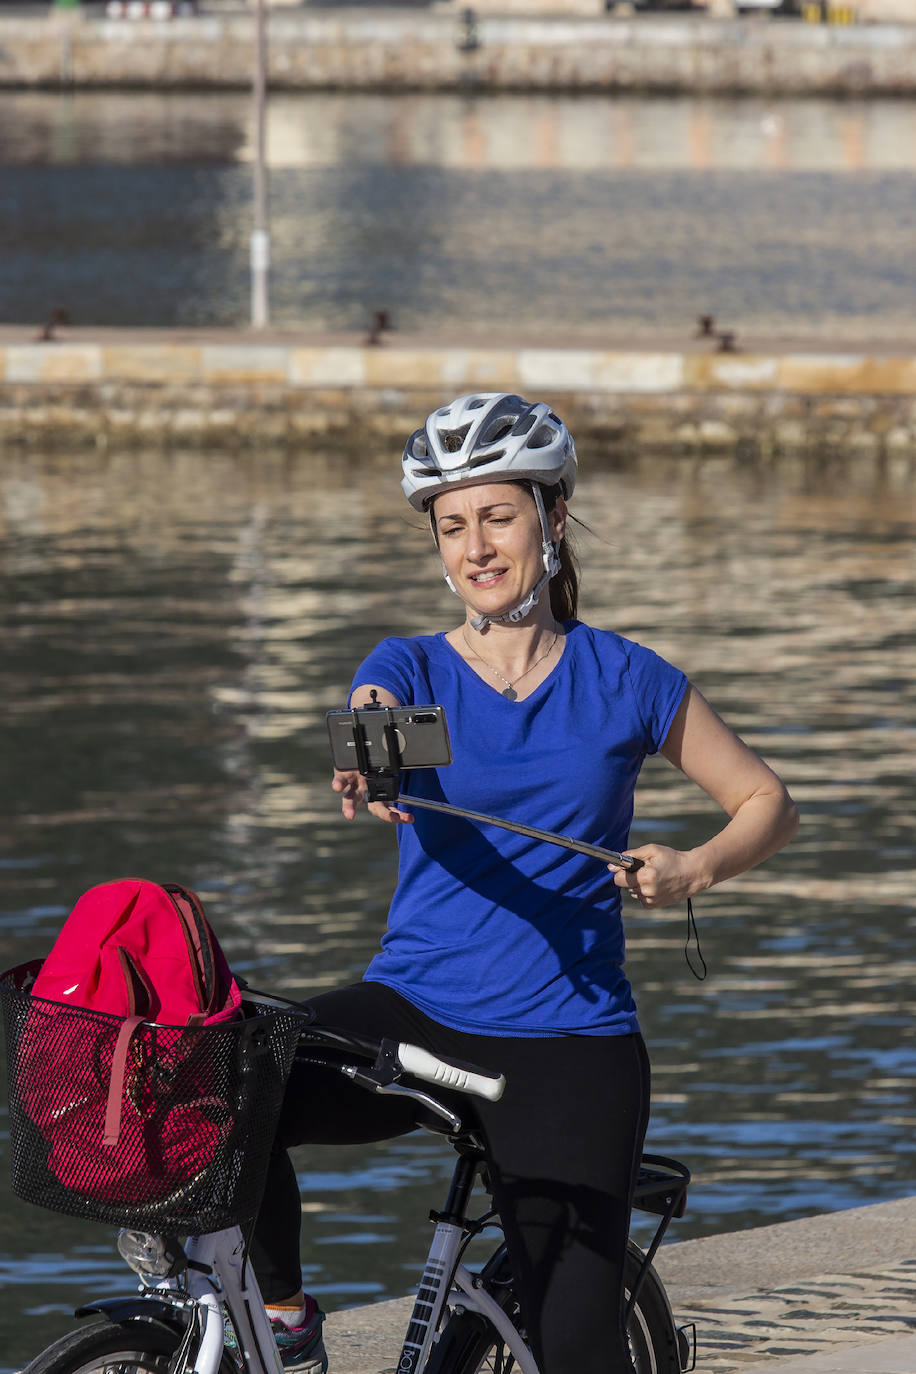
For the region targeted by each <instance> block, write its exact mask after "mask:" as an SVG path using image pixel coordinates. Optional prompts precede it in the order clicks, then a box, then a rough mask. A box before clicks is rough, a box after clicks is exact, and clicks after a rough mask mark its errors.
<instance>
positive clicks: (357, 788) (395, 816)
mask: <svg viewBox="0 0 916 1374" xmlns="http://www.w3.org/2000/svg"><path fill="white" fill-rule="evenodd" d="M350 700H351V702H352V704H353V705H354V706H368V705H369V703H370V702H375V703H376V705H378V706H400V705H401V703H400V702H399V701H398V699H397V697H395V696H392V694H391V693H390V692H389V691H388V690H387V689H386V688H385V687H378V686H373V685H372V683H363V684H361V685H360V686H359V687H355V688H354V689H353V691H352V692H351V694H350ZM331 786H332V787H333V789H334V791H335V792H340V793H341V795H342V800H341V803H340V812H341V815H342V816H343V818H344V820H345V821H352V820H353V819H354V817H355V816H356V813H357V811H358V810H359V806H360V803H361V802H365V801H366V795H367V787H366V779H365V778H364V777H363V776H362V774H361V773H358V772H357V771H356V769H355V768H353V769H340V768H335V769H334V776H333V778H332V779H331ZM366 805H367V806H368V808H369V810H370V811H371V812H372V814H373V816H378V818H379V820H380V821H388V822H389V824H391V825H398V824H400V823H402V822H403V823H405V824H407V825H413V815H412V814H411V812H409V811H399V810H398V808H397V807H396V806H392V805H391V803H390V802H380V801H377V802H366Z"/></svg>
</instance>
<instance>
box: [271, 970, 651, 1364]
mask: <svg viewBox="0 0 916 1374" xmlns="http://www.w3.org/2000/svg"><path fill="white" fill-rule="evenodd" d="M311 1005H313V1006H314V1007H315V1009H316V1011H317V1012H318V1014H319V1017H320V1020H321V1021H322V1022H324V1023H325V1024H326V1025H328V1026H338V1027H340V1028H342V1029H346V1030H350V1031H356V1032H361V1033H362V1034H364V1035H368V1036H373V1037H376V1038H379V1039H380V1038H381V1037H382V1036H387V1037H389V1038H391V1039H395V1040H408V1041H411V1042H413V1043H414V1044H417V1045H421V1046H423V1047H424V1048H426V1049H429V1050H431V1051H433V1052H434V1053H438V1054H440V1055H443V1056H444V1057H452V1058H457V1059H463V1060H467V1061H470V1062H471V1063H476V1064H479V1065H481V1066H482V1067H484V1068H492V1069H495V1070H498V1071H500V1072H502V1073H504V1074H505V1075H506V1080H507V1086H506V1091H505V1093H504V1095H503V1097H502V1100H501V1101H500V1102H498V1103H489V1102H484V1101H482V1099H480V1098H471V1097H466V1096H462V1097H461V1098H460V1102H459V1103H458V1104H457V1105H458V1108H459V1111H460V1113H461V1114H462V1115H463V1117H464V1119H465V1120H466V1121H469V1120H471V1119H473V1120H474V1121H475V1123H476V1124H477V1125H478V1126H479V1128H480V1130H481V1131H482V1134H483V1136H484V1139H485V1141H486V1146H487V1152H488V1158H489V1162H490V1173H491V1181H492V1184H493V1197H494V1203H495V1205H496V1207H497V1209H498V1211H499V1215H500V1219H501V1221H502V1224H503V1228H504V1231H505V1235H506V1240H507V1242H508V1245H509V1252H510V1256H511V1259H512V1265H513V1269H514V1271H515V1275H516V1279H517V1282H518V1285H519V1290H520V1298H521V1303H522V1311H523V1316H524V1319H525V1323H526V1327H527V1330H528V1334H529V1337H530V1339H531V1344H532V1348H533V1351H534V1356H535V1359H536V1360H537V1363H538V1367H539V1369H540V1370H541V1374H630V1371H631V1370H632V1364H631V1362H630V1358H629V1353H628V1349H627V1342H626V1337H625V1334H624V1331H623V1323H622V1308H623V1301H622V1297H623V1274H624V1262H625V1256H626V1244H627V1234H628V1231H629V1221H630V1203H631V1198H632V1192H633V1187H634V1184H635V1181H636V1174H637V1171H638V1168H639V1160H640V1155H641V1152H642V1143H643V1137H644V1135H645V1131H646V1124H647V1121H648V1114H649V1061H648V1056H647V1054H646V1049H645V1045H644V1044H643V1040H642V1037H641V1036H640V1035H638V1034H637V1035H622V1036H598V1035H596V1036H587V1035H577V1036H551V1037H545V1038H541V1037H538V1038H535V1039H525V1038H520V1037H508V1036H507V1037H503V1036H487V1035H470V1034H468V1033H466V1032H464V1031H456V1030H451V1029H450V1028H449V1027H447V1026H441V1025H439V1024H438V1022H435V1021H432V1020H430V1018H429V1017H428V1016H425V1015H424V1014H423V1012H421V1011H419V1010H418V1009H417V1008H416V1007H414V1006H412V1005H411V1003H409V1002H407V1001H406V1000H405V999H404V998H403V997H400V996H399V995H398V994H397V993H396V992H394V991H392V990H391V989H390V988H387V987H385V986H384V985H382V984H380V983H357V984H354V985H353V986H351V987H346V988H341V989H340V990H339V991H336V992H330V993H325V994H322V995H320V996H318V997H315V998H313V999H311ZM453 1102H454V1099H453ZM414 1110H415V1109H414V1107H413V1104H412V1103H411V1102H409V1101H404V1100H398V1099H397V1098H386V1097H378V1096H372V1095H370V1094H368V1093H366V1092H365V1091H364V1090H363V1089H361V1088H358V1087H354V1085H353V1084H351V1083H348V1082H347V1080H346V1079H345V1078H344V1077H343V1076H342V1075H341V1074H339V1073H337V1072H336V1071H335V1070H332V1069H324V1068H320V1067H316V1066H309V1065H302V1066H298V1065H297V1067H296V1068H295V1069H294V1072H293V1076H292V1078H291V1079H290V1085H289V1088H288V1090H287V1094H286V1100H285V1103H284V1109H283V1113H282V1116H281V1119H280V1125H279V1129H278V1132H277V1144H276V1146H275V1149H274V1153H273V1156H272V1158H271V1165H270V1171H269V1173H268V1179H267V1188H266V1190H265V1196H264V1202H263V1205H262V1207H261V1214H260V1217H259V1218H258V1222H257V1225H256V1227H255V1233H254V1238H253V1242H252V1248H251V1255H252V1261H253V1263H254V1268H255V1272H256V1274H257V1276H258V1281H259V1283H260V1284H261V1288H262V1291H263V1293H264V1296H265V1299H266V1300H267V1301H268V1302H270V1301H273V1302H279V1301H282V1300H283V1299H286V1298H289V1297H290V1296H291V1295H292V1294H294V1293H296V1292H298V1290H299V1286H300V1283H301V1269H300V1259H299V1224H300V1219H301V1205H300V1199H299V1190H298V1184H297V1182H296V1174H295V1170H294V1169H293V1166H292V1163H291V1161H290V1159H289V1156H288V1155H287V1154H286V1150H287V1148H289V1147H290V1146H292V1145H302V1144H305V1143H316V1144H318V1143H322V1144H343V1143H350V1144H355V1143H360V1142H365V1141H372V1140H387V1139H390V1138H391V1137H393V1136H397V1135H404V1134H406V1133H407V1132H408V1131H410V1130H413V1129H415V1118H414Z"/></svg>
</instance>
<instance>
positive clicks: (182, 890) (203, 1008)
mask: <svg viewBox="0 0 916 1374" xmlns="http://www.w3.org/2000/svg"><path fill="white" fill-rule="evenodd" d="M162 890H163V892H165V893H166V894H167V895H168V897H169V898H170V900H171V903H172V906H173V907H174V908H175V912H176V914H177V916H178V920H179V923H180V925H181V929H182V931H183V932H184V938H185V941H186V942H187V946H188V963H189V964H190V965H191V977H192V978H193V980H194V991H195V993H196V994H197V1005H198V1006H199V1007H200V1012H199V1013H198V1014H197V1015H194V1016H189V1017H188V1022H187V1024H188V1025H189V1026H197V1025H201V1024H202V1023H203V1021H204V1020H205V1019H206V1018H207V1017H208V1016H212V1015H213V1014H214V1012H216V1011H219V1009H220V989H219V987H218V986H217V984H218V982H219V980H218V978H217V976H216V957H215V955H214V950H213V932H212V931H211V929H210V923H209V922H208V920H207V918H206V916H205V915H204V909H203V906H202V905H201V901H200V898H199V897H198V896H197V894H196V893H195V892H191V891H190V889H188V888H186V887H181V886H179V884H178V883H163V884H162Z"/></svg>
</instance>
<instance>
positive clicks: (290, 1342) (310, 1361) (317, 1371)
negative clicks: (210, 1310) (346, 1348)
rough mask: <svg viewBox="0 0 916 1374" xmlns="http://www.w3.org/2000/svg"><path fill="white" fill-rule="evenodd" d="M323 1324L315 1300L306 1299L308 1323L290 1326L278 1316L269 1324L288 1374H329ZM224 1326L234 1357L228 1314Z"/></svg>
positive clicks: (225, 1335)
mask: <svg viewBox="0 0 916 1374" xmlns="http://www.w3.org/2000/svg"><path fill="white" fill-rule="evenodd" d="M323 1321H324V1313H323V1312H322V1311H321V1309H320V1308H319V1306H318V1304H317V1303H316V1302H315V1300H314V1298H312V1297H307V1298H306V1320H305V1321H304V1322H303V1323H302V1325H301V1326H287V1325H286V1323H285V1322H282V1321H280V1319H279V1318H278V1317H275V1318H274V1319H273V1321H272V1322H271V1323H270V1326H271V1330H272V1331H273V1333H274V1340H275V1341H276V1342H277V1349H278V1350H279V1352H280V1363H281V1364H282V1365H283V1368H284V1369H285V1370H288V1371H289V1374H327V1369H328V1355H327V1351H326V1350H325V1348H324V1338H323V1337H322V1334H321V1326H322V1323H323ZM224 1326H225V1330H224V1338H223V1339H224V1344H225V1347H226V1349H227V1350H229V1351H231V1352H232V1353H233V1354H235V1353H236V1352H237V1351H238V1348H239V1347H238V1341H237V1340H236V1335H235V1332H234V1330H233V1329H232V1323H231V1322H230V1321H229V1318H228V1315H227V1317H226V1320H225V1323H224Z"/></svg>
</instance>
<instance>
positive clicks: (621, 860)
mask: <svg viewBox="0 0 916 1374" xmlns="http://www.w3.org/2000/svg"><path fill="white" fill-rule="evenodd" d="M370 695H371V697H372V701H371V702H367V703H366V705H365V706H364V707H362V710H364V711H384V712H385V713H386V716H385V726H384V740H385V752H386V754H387V755H388V760H387V766H386V765H385V764H383V765H382V766H381V767H374V766H373V765H372V764H371V763H370V761H369V751H368V749H367V747H366V739H365V735H364V734H363V731H362V728H361V726H360V719H359V710H358V709H354V710H353V711H352V717H353V742H354V744H355V745H356V767H357V771H358V772H359V773H361V774H362V776H363V777H364V778H365V779H366V784H367V789H368V798H367V800H368V801H370V802H374V801H383V802H386V803H387V804H388V805H389V806H391V805H394V804H395V803H397V804H398V805H399V806H408V807H412V806H419V807H422V808H423V809H424V810H426V811H441V812H442V813H443V814H444V815H446V816H460V817H461V819H462V820H466V821H474V822H475V823H476V824H477V825H496V826H499V828H500V829H501V830H511V831H513V833H514V834H516V835H526V836H527V837H528V839H530V840H544V841H545V842H546V843H547V844H555V845H558V846H559V847H560V848H561V849H572V850H574V851H575V853H577V854H587V855H588V856H589V857H590V858H592V859H602V860H603V861H604V863H607V864H616V865H617V866H618V867H619V868H623V869H625V870H626V872H627V873H635V872H636V870H637V868H642V859H634V858H633V856H632V854H618V852H617V850H616V849H603V848H602V847H601V845H598V844H587V843H586V842H585V841H584V840H574V839H572V837H571V836H569V835H555V834H554V833H553V831H552V830H538V829H537V828H536V827H535V826H533V825H521V824H520V823H519V822H518V821H503V820H500V819H499V817H498V816H485V815H483V813H482V812H480V811H466V810H465V809H464V807H461V806H450V805H449V804H448V802H434V801H426V800H425V798H421V797H408V796H405V795H404V794H403V793H400V792H399V791H398V778H399V774H400V772H401V751H400V749H399V748H398V738H397V730H396V728H395V723H394V716H393V714H392V711H391V708H390V707H388V706H383V704H382V703H381V702H380V701H379V700H378V698H377V694H376V692H375V691H374V690H373V691H372V692H371V694H370Z"/></svg>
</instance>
